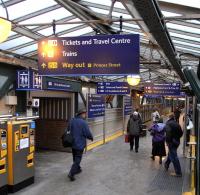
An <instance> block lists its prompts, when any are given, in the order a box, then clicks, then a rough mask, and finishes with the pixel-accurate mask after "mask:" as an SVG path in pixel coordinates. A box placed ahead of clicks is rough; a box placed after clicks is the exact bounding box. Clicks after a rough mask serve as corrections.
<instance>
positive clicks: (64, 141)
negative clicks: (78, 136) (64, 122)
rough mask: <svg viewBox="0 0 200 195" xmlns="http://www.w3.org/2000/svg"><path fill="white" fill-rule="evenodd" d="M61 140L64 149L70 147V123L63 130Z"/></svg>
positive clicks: (71, 140)
mask: <svg viewBox="0 0 200 195" xmlns="http://www.w3.org/2000/svg"><path fill="white" fill-rule="evenodd" d="M61 140H62V145H63V147H64V148H69V147H72V143H73V138H72V135H71V122H70V125H69V126H68V128H67V129H66V130H65V132H64V134H63V135H62V137H61Z"/></svg>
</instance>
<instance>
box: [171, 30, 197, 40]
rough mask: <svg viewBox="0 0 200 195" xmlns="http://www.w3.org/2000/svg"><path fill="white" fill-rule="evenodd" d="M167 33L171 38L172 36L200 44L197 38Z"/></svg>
mask: <svg viewBox="0 0 200 195" xmlns="http://www.w3.org/2000/svg"><path fill="white" fill-rule="evenodd" d="M169 33H170V35H171V36H174V37H178V38H183V39H188V40H192V41H198V42H200V38H197V37H192V36H188V35H183V34H179V33H173V32H169Z"/></svg>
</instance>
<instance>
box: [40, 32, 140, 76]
mask: <svg viewBox="0 0 200 195" xmlns="http://www.w3.org/2000/svg"><path fill="white" fill-rule="evenodd" d="M139 56H140V52H139V35H138V34H134V35H98V36H80V37H53V38H48V39H43V40H41V41H39V43H38V69H39V73H40V74H41V75H60V76H66V75H130V74H132V75H134V74H139Z"/></svg>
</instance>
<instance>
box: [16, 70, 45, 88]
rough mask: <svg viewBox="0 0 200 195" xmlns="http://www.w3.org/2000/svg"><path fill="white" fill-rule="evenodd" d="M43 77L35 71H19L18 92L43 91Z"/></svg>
mask: <svg viewBox="0 0 200 195" xmlns="http://www.w3.org/2000/svg"><path fill="white" fill-rule="evenodd" d="M41 89H42V76H40V75H39V74H38V72H36V71H34V70H18V71H17V88H16V90H41Z"/></svg>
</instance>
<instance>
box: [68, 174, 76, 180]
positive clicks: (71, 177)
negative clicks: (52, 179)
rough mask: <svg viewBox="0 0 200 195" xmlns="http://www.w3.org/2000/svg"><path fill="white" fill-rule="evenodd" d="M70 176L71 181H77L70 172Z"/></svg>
mask: <svg viewBox="0 0 200 195" xmlns="http://www.w3.org/2000/svg"><path fill="white" fill-rule="evenodd" d="M68 178H69V179H70V181H75V180H76V179H75V177H74V176H72V175H70V174H69V175H68Z"/></svg>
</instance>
